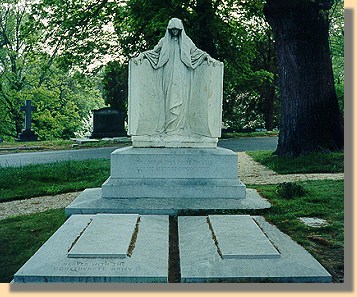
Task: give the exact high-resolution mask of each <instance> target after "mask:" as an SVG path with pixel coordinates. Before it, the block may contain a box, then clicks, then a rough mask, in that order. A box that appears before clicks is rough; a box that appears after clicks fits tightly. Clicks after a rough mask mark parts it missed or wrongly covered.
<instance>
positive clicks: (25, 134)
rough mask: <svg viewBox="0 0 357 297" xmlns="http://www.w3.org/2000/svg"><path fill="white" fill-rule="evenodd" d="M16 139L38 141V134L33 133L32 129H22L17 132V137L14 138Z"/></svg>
mask: <svg viewBox="0 0 357 297" xmlns="http://www.w3.org/2000/svg"><path fill="white" fill-rule="evenodd" d="M15 140H16V141H19V142H21V141H23V142H25V141H38V136H37V135H36V134H35V132H34V131H33V130H25V129H23V130H22V131H21V133H20V134H19V137H18V138H16V139H15Z"/></svg>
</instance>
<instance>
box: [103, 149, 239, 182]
mask: <svg viewBox="0 0 357 297" xmlns="http://www.w3.org/2000/svg"><path fill="white" fill-rule="evenodd" d="M110 176H111V178H113V179H133V178H138V179H142V178H149V179H156V178H165V179H172V178H176V179H181V178H190V179H195V178H203V179H212V178H214V179H234V178H237V176H238V156H237V153H235V152H233V151H231V150H228V149H224V148H217V149H196V148H185V149H183V148H157V149H154V148H133V147H125V148H120V149H117V150H115V151H114V152H112V154H111V164H110Z"/></svg>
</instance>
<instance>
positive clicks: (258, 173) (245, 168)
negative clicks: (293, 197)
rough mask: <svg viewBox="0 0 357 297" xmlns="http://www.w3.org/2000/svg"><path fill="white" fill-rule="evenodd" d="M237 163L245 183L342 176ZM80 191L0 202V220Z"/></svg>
mask: <svg viewBox="0 0 357 297" xmlns="http://www.w3.org/2000/svg"><path fill="white" fill-rule="evenodd" d="M238 165H239V178H240V179H241V181H242V182H243V183H245V184H278V183H282V182H288V181H297V180H321V179H333V180H338V179H343V178H344V174H343V173H337V174H328V173H324V174H285V175H279V174H277V173H276V172H275V171H273V170H270V169H268V168H266V167H265V166H262V165H260V164H259V163H257V162H255V161H254V160H253V159H252V158H251V157H250V156H248V155H247V154H246V153H244V152H239V153H238ZM80 193H81V192H73V193H66V194H60V195H54V196H42V197H35V198H31V199H24V200H18V201H10V202H3V203H0V220H1V219H5V218H7V217H11V216H16V215H23V214H31V213H37V212H42V211H46V210H49V209H55V208H64V207H66V206H67V205H68V204H69V203H71V202H72V201H73V200H74V199H75V198H76V197H77V196H78V195H79V194H80Z"/></svg>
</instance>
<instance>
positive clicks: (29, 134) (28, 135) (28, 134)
mask: <svg viewBox="0 0 357 297" xmlns="http://www.w3.org/2000/svg"><path fill="white" fill-rule="evenodd" d="M20 111H24V112H25V129H22V131H21V133H20V134H19V137H18V138H17V139H16V141H37V140H38V136H37V135H36V134H35V132H34V131H33V130H32V129H31V121H32V112H33V111H35V107H33V106H32V105H31V100H26V101H25V106H21V107H20Z"/></svg>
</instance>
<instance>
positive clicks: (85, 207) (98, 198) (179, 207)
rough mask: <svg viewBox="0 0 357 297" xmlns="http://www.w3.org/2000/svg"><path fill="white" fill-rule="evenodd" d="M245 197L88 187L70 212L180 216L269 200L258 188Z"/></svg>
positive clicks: (254, 206) (264, 205) (260, 206)
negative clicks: (114, 193) (105, 193)
mask: <svg viewBox="0 0 357 297" xmlns="http://www.w3.org/2000/svg"><path fill="white" fill-rule="evenodd" d="M246 191H247V195H246V198H245V199H235V198H234V199H228V198H214V199H212V198H200V199H193V198H185V199H176V198H131V199H128V198H127V199H124V198H123V199H105V198H103V197H102V189H101V188H92V189H85V190H84V191H83V192H82V193H81V194H80V195H79V196H78V197H77V198H76V199H75V200H74V201H73V202H72V203H71V204H69V205H68V206H67V207H66V209H65V212H66V215H67V216H71V215H73V214H96V213H131V214H135V213H139V214H143V215H144V214H145V215H151V214H156V215H180V214H182V213H187V212H190V213H195V212H198V213H200V212H202V211H215V210H218V209H219V210H237V209H265V208H270V207H271V204H270V203H269V201H268V200H267V199H265V198H263V197H261V196H260V195H259V194H258V192H257V191H256V190H254V189H246Z"/></svg>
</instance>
